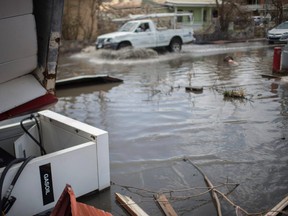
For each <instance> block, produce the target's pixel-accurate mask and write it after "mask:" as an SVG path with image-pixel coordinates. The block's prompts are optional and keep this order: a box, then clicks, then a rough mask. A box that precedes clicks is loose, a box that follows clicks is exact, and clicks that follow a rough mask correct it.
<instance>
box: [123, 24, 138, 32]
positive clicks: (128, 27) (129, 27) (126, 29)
mask: <svg viewBox="0 0 288 216" xmlns="http://www.w3.org/2000/svg"><path fill="white" fill-rule="evenodd" d="M136 25H137V23H132V22H128V23H125V24H124V25H123V26H121V27H120V29H119V30H118V31H120V32H131V31H133V30H134V29H135V28H136Z"/></svg>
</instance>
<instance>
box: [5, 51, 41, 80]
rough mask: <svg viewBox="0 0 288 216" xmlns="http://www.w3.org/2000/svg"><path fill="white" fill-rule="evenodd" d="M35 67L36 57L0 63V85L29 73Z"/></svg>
mask: <svg viewBox="0 0 288 216" xmlns="http://www.w3.org/2000/svg"><path fill="white" fill-rule="evenodd" d="M36 67H37V55H33V56H29V57H27V58H22V59H17V60H14V61H9V62H5V63H3V64H1V63H0V83H2V82H7V81H8V80H11V79H14V78H17V77H19V76H22V75H25V74H28V73H30V72H31V71H32V70H34V69H35V68H36Z"/></svg>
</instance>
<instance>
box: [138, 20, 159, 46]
mask: <svg viewBox="0 0 288 216" xmlns="http://www.w3.org/2000/svg"><path fill="white" fill-rule="evenodd" d="M150 24H151V23H149V22H142V23H140V24H139V26H138V28H137V29H136V34H135V37H136V38H135V41H134V46H135V47H139V48H148V47H155V46H156V35H155V34H156V33H155V30H154V29H153V28H152V26H150Z"/></svg>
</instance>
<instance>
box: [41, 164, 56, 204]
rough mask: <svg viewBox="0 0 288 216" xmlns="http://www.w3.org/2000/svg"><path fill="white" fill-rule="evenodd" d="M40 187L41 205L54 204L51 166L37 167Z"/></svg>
mask: <svg viewBox="0 0 288 216" xmlns="http://www.w3.org/2000/svg"><path fill="white" fill-rule="evenodd" d="M39 170H40V179H41V187H42V198H43V205H47V204H49V203H51V202H54V192H53V182H52V172H51V164H50V163H49V164H44V165H42V166H40V167H39Z"/></svg>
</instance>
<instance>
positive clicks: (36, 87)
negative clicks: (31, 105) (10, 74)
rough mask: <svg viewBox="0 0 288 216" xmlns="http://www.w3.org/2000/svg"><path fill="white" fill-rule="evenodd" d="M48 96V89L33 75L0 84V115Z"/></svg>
mask: <svg viewBox="0 0 288 216" xmlns="http://www.w3.org/2000/svg"><path fill="white" fill-rule="evenodd" d="M45 94H46V89H45V88H44V87H43V86H41V84H40V83H39V82H38V81H37V80H36V78H35V77H33V76H32V75H26V76H22V77H19V78H17V79H14V80H10V81H8V82H5V83H1V84H0V113H2V112H5V111H7V110H10V109H12V108H14V107H17V106H19V105H22V104H24V103H26V102H28V101H31V100H33V99H35V98H38V97H40V96H42V95H45Z"/></svg>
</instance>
